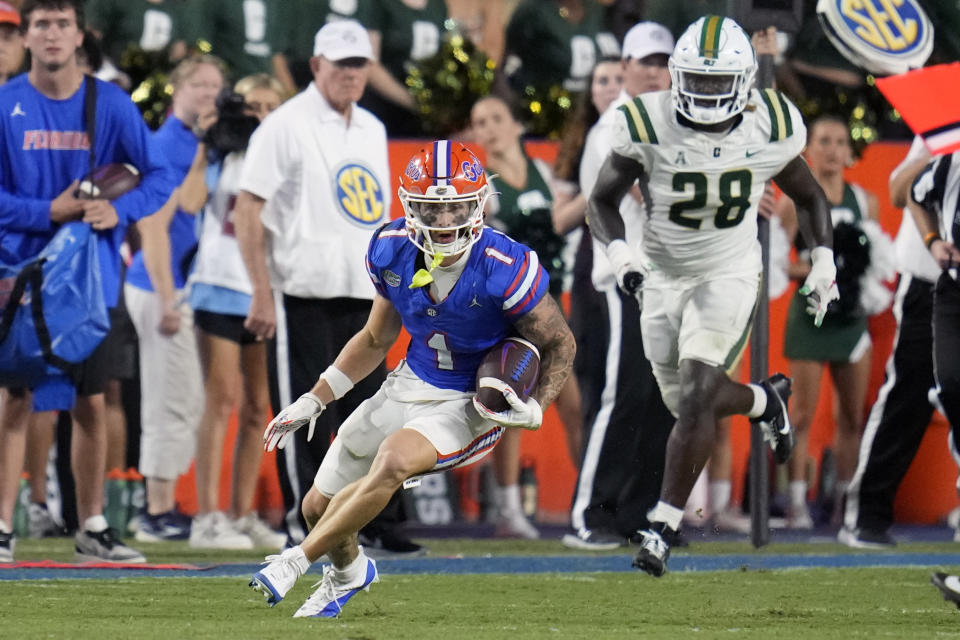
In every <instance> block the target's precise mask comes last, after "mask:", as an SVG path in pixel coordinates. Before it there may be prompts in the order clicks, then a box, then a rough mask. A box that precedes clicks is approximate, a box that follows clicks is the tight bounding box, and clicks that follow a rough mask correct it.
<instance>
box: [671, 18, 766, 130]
mask: <svg viewBox="0 0 960 640" xmlns="http://www.w3.org/2000/svg"><path fill="white" fill-rule="evenodd" d="M667 66H668V68H669V69H670V79H671V81H672V82H673V86H672V87H671V88H670V95H671V97H672V98H673V103H674V106H675V107H676V109H677V111H679V112H680V113H682V114H683V115H684V117H686V118H687V119H688V120H691V121H693V122H696V123H699V124H716V123H718V122H723V121H724V120H728V119H730V118H732V117H733V116H735V115H737V114H738V113H740V112H741V111H743V108H744V107H745V106H746V105H747V100H748V99H749V97H750V89H751V88H753V78H754V76H755V75H756V72H757V55H756V53H755V52H754V50H753V45H752V44H750V37H749V36H748V35H747V34H746V33H745V32H744V31H743V29H742V28H740V25H738V24H737V23H736V22H734V21H733V20H732V19H730V18H725V17H723V16H704V17H702V18H700V19H699V20H697V21H696V22H694V23H693V24H691V25H690V26H689V27H687V30H686V31H684V32H683V35H682V36H680V39H679V40H677V45H676V47H674V49H673V54H672V55H671V56H670V59H669V60H668V62H667Z"/></svg>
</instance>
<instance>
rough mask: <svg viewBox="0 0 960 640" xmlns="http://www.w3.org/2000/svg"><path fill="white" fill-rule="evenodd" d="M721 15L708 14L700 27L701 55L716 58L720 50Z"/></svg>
mask: <svg viewBox="0 0 960 640" xmlns="http://www.w3.org/2000/svg"><path fill="white" fill-rule="evenodd" d="M722 25H723V18H722V17H721V16H707V17H706V18H705V19H704V21H703V27H702V28H701V29H700V55H701V56H702V57H704V58H716V57H717V53H718V52H719V51H720V27H721V26H722Z"/></svg>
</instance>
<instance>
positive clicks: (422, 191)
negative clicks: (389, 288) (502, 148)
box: [398, 140, 490, 257]
mask: <svg viewBox="0 0 960 640" xmlns="http://www.w3.org/2000/svg"><path fill="white" fill-rule="evenodd" d="M398 195H399V196H400V202H401V203H402V204H403V212H404V215H405V217H406V229H407V237H408V238H409V240H410V242H412V243H413V244H415V245H416V246H417V247H418V248H419V249H420V250H421V251H423V252H424V253H426V254H428V255H429V256H431V257H433V256H436V255H442V256H453V255H457V254H459V253H462V252H463V251H464V250H466V249H467V248H468V247H470V246H471V245H472V244H473V243H474V242H476V241H477V240H478V239H479V238H480V234H481V233H482V232H483V210H484V207H485V206H486V202H487V198H488V197H489V196H490V187H489V186H488V185H487V178H486V174H485V173H484V171H483V165H481V164H480V161H479V160H477V157H476V156H475V155H473V153H471V152H470V150H469V149H467V148H466V147H465V146H463V145H462V144H460V143H458V142H452V141H450V140H436V141H434V142H433V143H432V144H430V145H428V146H426V147H424V148H423V149H420V150H419V151H418V152H417V153H415V154H414V155H413V157H411V158H410V162H408V163H407V168H406V170H405V171H404V172H403V174H402V175H401V176H400V188H399V190H398ZM454 203H467V204H468V206H467V207H464V208H463V211H462V213H459V214H457V215H455V217H454V219H453V221H452V226H446V225H445V226H438V222H437V220H438V218H439V215H440V212H441V211H443V210H444V209H445V208H448V205H451V204H454ZM451 232H452V233H451ZM440 235H452V238H451V239H450V240H448V241H447V242H442V241H438V240H437V239H435V236H440Z"/></svg>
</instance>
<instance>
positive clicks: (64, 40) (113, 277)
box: [0, 0, 175, 562]
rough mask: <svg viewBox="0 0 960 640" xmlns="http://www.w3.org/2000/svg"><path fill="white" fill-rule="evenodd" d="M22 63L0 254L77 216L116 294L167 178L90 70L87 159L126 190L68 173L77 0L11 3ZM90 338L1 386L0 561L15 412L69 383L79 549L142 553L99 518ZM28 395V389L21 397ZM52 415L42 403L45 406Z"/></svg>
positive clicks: (120, 557)
mask: <svg viewBox="0 0 960 640" xmlns="http://www.w3.org/2000/svg"><path fill="white" fill-rule="evenodd" d="M20 14H21V26H20V28H21V32H22V33H23V41H24V46H25V47H26V49H27V50H28V51H29V53H30V69H29V71H28V72H27V73H25V74H21V75H19V76H17V77H15V78H13V79H12V80H10V81H9V82H7V83H6V84H4V85H3V86H2V87H0V259H2V260H4V261H6V262H8V263H9V264H18V263H20V262H21V261H23V260H27V259H29V258H32V257H34V256H36V255H37V254H38V253H39V252H40V250H41V249H42V248H43V247H44V246H45V245H46V244H47V242H49V240H50V239H51V238H52V237H53V235H54V234H55V232H56V231H57V229H58V228H59V226H60V224H61V223H64V222H67V221H71V220H83V221H84V222H86V223H88V224H89V225H90V226H91V228H92V229H93V230H94V231H95V232H96V233H97V246H98V253H99V262H100V270H101V280H102V283H103V296H104V299H105V301H106V304H107V306H108V307H113V306H115V305H116V304H117V295H118V292H119V284H120V283H119V280H120V275H119V274H120V243H121V242H122V240H123V237H124V232H125V229H126V227H127V225H128V224H130V223H132V222H134V221H135V220H138V219H140V218H142V217H143V216H144V215H147V214H149V213H151V212H153V211H156V210H157V209H159V208H160V207H161V206H162V205H163V203H164V202H165V201H166V199H167V197H168V196H169V195H170V192H171V191H172V190H173V187H174V186H175V185H174V184H173V179H172V176H171V175H170V173H169V169H168V167H167V163H166V160H165V159H164V158H163V155H162V152H161V151H160V149H159V148H157V147H156V145H155V144H154V143H153V142H152V141H151V139H150V132H149V130H148V129H147V127H146V126H145V125H144V123H143V119H142V118H141V116H140V112H139V111H138V110H137V108H136V106H135V105H134V104H133V102H131V100H130V97H129V96H128V95H126V94H125V93H124V92H123V90H122V89H120V88H118V87H117V86H115V85H113V84H110V83H106V82H101V81H99V80H98V81H96V85H95V86H96V91H97V94H96V129H95V133H94V136H93V138H94V140H93V151H94V152H95V153H94V156H95V158H96V162H97V164H98V165H106V164H110V163H115V162H123V163H129V164H132V165H133V166H135V167H137V169H138V170H139V171H140V173H141V176H142V179H141V181H140V183H139V185H138V186H137V187H136V188H134V189H133V190H131V191H129V192H127V193H126V194H124V195H122V196H120V197H119V198H117V199H115V200H112V201H108V200H105V199H92V200H87V199H80V198H78V197H77V196H76V195H75V192H76V189H77V186H78V184H79V179H80V178H82V177H83V176H84V175H85V174H86V173H87V172H88V169H89V161H90V138H89V137H88V133H87V132H88V131H89V128H88V127H87V126H86V123H85V117H84V113H85V98H86V96H87V92H86V91H87V89H86V87H87V84H86V82H85V79H84V75H83V72H82V71H81V69H80V67H79V66H78V62H77V50H78V48H79V47H80V45H81V43H82V42H83V2H82V1H81V0H26V1H25V2H24V3H23V5H22V6H21V8H20ZM102 346H103V345H102V343H101V347H98V349H97V350H96V351H94V353H93V354H92V355H91V356H90V357H89V358H88V359H87V360H86V361H85V362H83V363H82V364H81V367H80V369H81V370H80V373H79V377H78V378H77V379H68V378H67V377H66V376H62V377H57V378H52V379H50V380H47V381H43V382H41V383H40V384H39V385H38V386H37V387H36V388H35V389H34V393H33V394H31V393H29V392H28V391H27V390H25V389H23V390H6V389H5V390H3V391H2V400H0V406H2V409H0V452H2V457H0V562H2V561H8V562H9V561H12V559H13V551H14V549H13V546H14V540H13V538H12V536H11V535H10V529H9V526H8V525H9V524H10V519H11V516H12V512H13V503H14V499H15V496H16V491H17V482H18V480H19V476H20V469H22V464H23V455H24V447H25V438H26V422H27V419H28V416H29V413H30V411H31V403H32V404H33V408H35V409H37V410H42V411H46V410H52V409H70V408H71V407H72V405H73V401H74V383H75V386H76V394H77V399H76V410H75V414H74V415H75V417H76V422H75V423H74V431H73V444H72V447H73V456H72V458H73V473H74V477H75V479H76V484H77V512H78V516H79V524H80V530H79V531H78V532H77V535H76V551H77V555H78V557H79V558H81V559H88V560H97V561H107V562H143V561H144V557H143V556H142V555H141V554H140V553H138V552H136V551H134V550H132V549H130V548H128V547H127V546H125V545H124V544H123V543H122V542H121V540H120V537H119V534H118V533H117V532H116V531H114V530H112V529H110V528H108V527H107V521H106V520H105V519H104V516H103V485H104V466H105V463H106V443H107V436H106V417H105V405H104V393H103V392H104V386H105V384H106V375H107V373H108V371H109V369H108V368H107V362H108V359H109V354H108V353H106V351H105V350H104V349H103V348H102ZM31 396H32V397H31ZM46 415H47V417H48V418H49V419H52V414H50V413H48V414H46Z"/></svg>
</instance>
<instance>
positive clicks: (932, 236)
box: [923, 231, 943, 251]
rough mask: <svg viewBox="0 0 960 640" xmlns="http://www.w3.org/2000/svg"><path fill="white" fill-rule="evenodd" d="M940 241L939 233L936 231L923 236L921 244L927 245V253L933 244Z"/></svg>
mask: <svg viewBox="0 0 960 640" xmlns="http://www.w3.org/2000/svg"><path fill="white" fill-rule="evenodd" d="M942 239H943V238H941V237H940V233H939V232H938V231H931V232H930V233H928V234H927V235H925V236H923V244H925V245H927V251H929V250H930V247H932V246H933V243H934V242H936V241H937V240H942Z"/></svg>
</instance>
